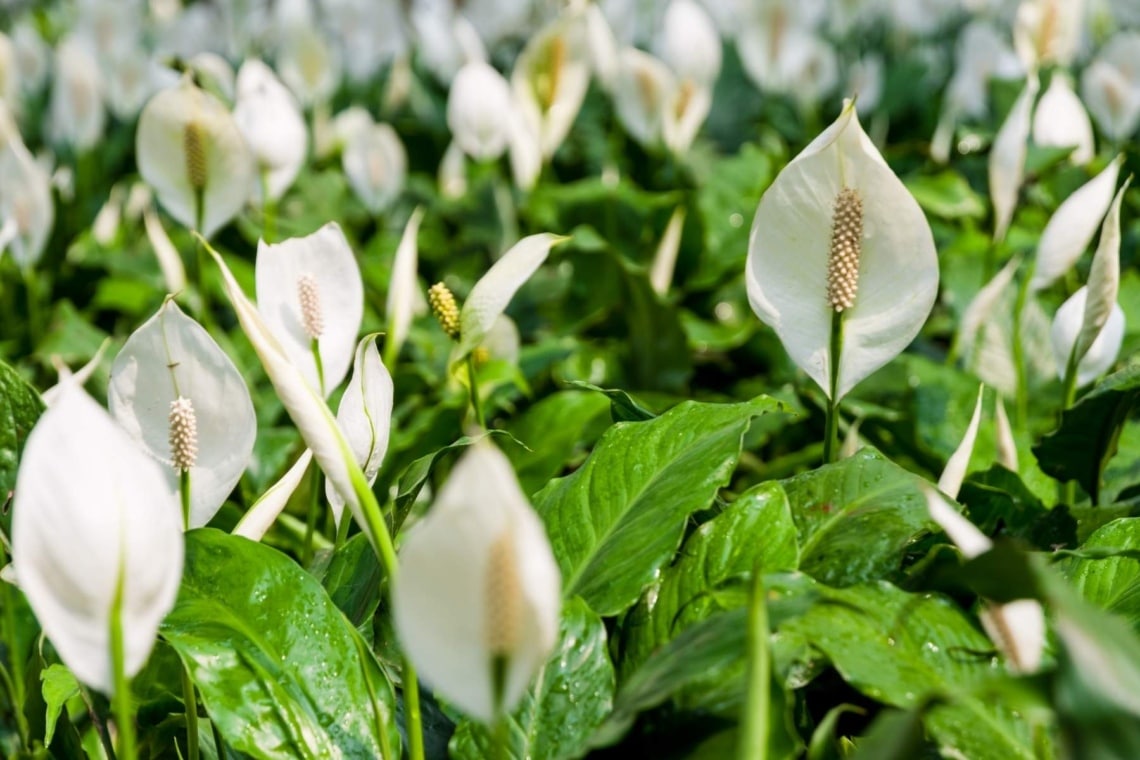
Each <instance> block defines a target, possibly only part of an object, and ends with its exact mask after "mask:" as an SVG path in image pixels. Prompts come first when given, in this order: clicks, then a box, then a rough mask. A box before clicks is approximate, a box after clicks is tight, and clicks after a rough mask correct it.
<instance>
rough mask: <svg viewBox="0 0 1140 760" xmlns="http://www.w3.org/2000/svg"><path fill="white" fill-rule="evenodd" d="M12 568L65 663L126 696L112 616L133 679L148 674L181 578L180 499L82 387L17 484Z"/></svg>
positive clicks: (50, 413)
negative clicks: (117, 673)
mask: <svg viewBox="0 0 1140 760" xmlns="http://www.w3.org/2000/svg"><path fill="white" fill-rule="evenodd" d="M12 555H13V558H12V564H13V568H14V570H15V573H16V576H17V577H18V578H19V582H20V588H21V590H22V591H23V592H24V594H25V596H27V599H28V603H29V604H30V605H31V607H32V611H33V612H34V613H35V615H36V619H37V620H38V621H39V623H40V625H41V627H42V628H43V630H44V633H45V634H46V635H47V637H48V638H49V639H51V642H52V644H53V645H54V646H55V649H56V651H57V652H59V656H60V659H62V660H63V662H64V664H65V665H67V667H68V668H69V669H70V670H71V671H72V672H73V673H75V676H76V678H78V679H79V680H80V681H82V682H83V683H86V684H88V685H90V686H92V687H94V688H96V689H98V690H99V691H101V692H103V693H105V694H113V693H114V692H115V678H114V673H113V666H112V657H113V654H112V647H113V644H114V640H113V638H112V634H111V627H112V620H113V619H114V618H118V621H119V623H120V624H121V630H122V637H123V638H122V643H121V649H122V651H121V662H122V668H123V671H124V674H125V676H126V677H127V678H129V677H131V676H133V675H134V674H135V673H137V672H138V671H139V670H141V669H142V667H143V665H144V664H145V663H146V661H147V658H148V657H149V656H150V652H151V649H152V648H153V647H154V641H155V636H156V635H157V632H158V626H159V623H161V622H162V619H163V618H164V617H165V616H166V613H167V612H169V611H170V609H171V608H172V607H173V606H174V600H175V597H176V596H177V594H178V586H179V583H180V582H181V579H182V557H183V542H182V530H181V520H180V518H179V516H178V503H177V501H176V500H175V498H174V496H173V494H172V493H171V491H170V489H169V487H168V486H167V483H166V481H165V479H164V478H163V475H162V472H161V471H160V468H159V465H158V464H157V463H155V462H154V461H153V460H151V459H150V458H149V457H147V455H146V454H144V453H143V452H142V451H141V450H140V449H139V448H138V447H137V446H136V445H135V443H134V442H133V441H132V440H131V439H130V437H129V436H128V435H127V434H126V433H124V432H123V430H122V429H121V428H119V426H118V425H116V424H115V423H114V421H113V420H112V419H111V417H110V416H109V415H108V414H107V412H106V411H104V410H103V409H102V407H100V406H99V405H98V404H96V403H95V401H93V400H92V399H91V397H90V396H88V395H87V394H86V393H85V392H84V391H83V390H82V389H81V388H79V387H78V386H75V385H72V386H71V387H68V388H65V389H63V391H62V392H61V393H60V394H59V396H58V398H57V399H56V401H55V403H54V404H52V406H50V407H49V408H48V409H47V411H45V412H44V414H43V416H42V417H40V419H39V422H37V423H36V426H35V427H34V428H33V429H32V432H31V434H30V435H29V436H28V440H27V444H26V446H25V447H24V452H23V458H22V459H21V461H20V469H19V473H18V475H17V478H16V489H15V503H14V507H13V514H12Z"/></svg>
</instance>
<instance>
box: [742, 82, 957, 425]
mask: <svg viewBox="0 0 1140 760" xmlns="http://www.w3.org/2000/svg"><path fill="white" fill-rule="evenodd" d="M745 282H746V284H747V288H748V300H749V302H750V303H751V305H752V310H753V311H755V312H756V315H757V316H758V317H759V318H760V319H761V320H762V321H763V322H764V323H766V324H768V325H769V326H771V327H772V328H773V329H774V330H775V331H776V334H777V335H779V337H780V340H781V341H782V342H783V344H784V348H785V350H787V351H788V353H789V355H790V356H791V358H792V360H793V361H794V362H795V363H796V364H797V365H798V366H799V367H800V368H801V369H803V370H804V371H805V372H806V373H807V374H808V375H809V376H810V377H811V378H812V379H813V380H815V382H816V383H817V384H818V385H819V386H820V388H822V389H823V391H824V393H826V394H827V395H828V398H830V399H831V400H832V402H833V403H838V401H839V399H841V398H842V397H843V396H845V395H846V394H847V392H848V391H850V390H851V389H852V388H853V387H854V386H855V385H856V384H857V383H858V382H859V381H860V380H862V379H863V378H865V377H866V376H867V375H869V374H871V373H872V372H874V371H875V370H876V369H878V368H879V367H881V366H883V365H884V364H886V363H887V362H888V361H890V360H891V359H892V358H894V357H895V356H896V355H897V354H898V353H900V352H901V351H902V350H903V349H904V348H906V346H907V345H908V344H909V343H910V342H911V340H912V339H913V338H914V336H915V335H917V334H918V331H919V330H920V329H921V327H922V325H923V323H924V322H925V321H926V317H927V315H929V314H930V310H931V309H932V308H933V306H934V299H935V296H936V295H937V292H938V259H937V255H936V253H935V250H934V239H933V237H932V235H931V232H930V226H929V225H928V224H927V222H926V218H925V217H924V216H923V214H922V210H921V209H920V208H919V206H918V203H917V202H916V201H915V200H914V198H913V197H912V196H911V195H910V193H909V192H908V191H907V189H906V188H905V187H904V186H903V184H902V182H900V181H899V179H898V177H896V176H895V175H894V173H893V172H892V171H891V170H890V167H888V166H887V164H886V162H885V161H884V160H883V158H882V156H881V155H879V152H878V150H876V149H875V146H874V145H873V144H872V143H871V140H870V139H869V138H868V137H867V135H866V133H864V132H863V128H862V127H861V126H860V124H859V118H858V116H857V115H856V113H855V107H854V105H853V104H851V103H850V102H848V103H847V104H846V106H845V107H844V109H843V113H841V114H840V115H839V118H838V119H836V120H835V122H834V123H833V124H832V125H831V126H830V127H828V128H827V129H826V130H824V132H823V133H822V134H820V135H819V136H818V137H817V138H816V139H815V140H813V141H812V142H811V144H810V145H808V146H807V148H805V149H804V150H803V152H801V153H800V154H799V155H798V156H796V157H795V158H794V159H793V160H792V161H791V163H789V164H788V166H787V167H785V168H784V170H783V171H782V172H780V174H779V176H777V177H776V180H775V181H774V182H773V183H772V185H771V187H769V188H768V190H767V191H766V192H765V193H764V196H763V197H762V198H761V199H760V205H759V207H758V208H757V209H756V218H755V220H754V221H753V223H752V233H751V238H750V241H749V247H748V261H747V265H746V269H745ZM839 320H842V324H841V328H840V329H841V336H840V340H839V341H838V342H836V341H834V340H833V338H834V337H835V333H834V332H833V329H834V328H835V327H836V324H835V323H836V322H837V321H839ZM837 343H838V345H837Z"/></svg>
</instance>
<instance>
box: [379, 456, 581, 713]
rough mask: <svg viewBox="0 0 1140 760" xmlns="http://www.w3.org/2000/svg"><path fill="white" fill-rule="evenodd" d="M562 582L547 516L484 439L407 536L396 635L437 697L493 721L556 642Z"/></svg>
mask: <svg viewBox="0 0 1140 760" xmlns="http://www.w3.org/2000/svg"><path fill="white" fill-rule="evenodd" d="M560 587H561V579H560V575H559V572H558V565H557V563H556V562H555V560H554V556H553V553H552V551H551V548H550V542H549V540H548V539H547V537H546V532H545V530H544V529H543V525H542V522H541V521H540V520H539V518H538V515H536V514H535V512H534V510H533V509H532V508H531V506H530V505H529V504H528V503H527V500H526V497H525V496H524V495H523V492H522V489H521V488H520V487H519V483H518V479H517V478H516V477H515V473H514V471H513V470H512V469H511V465H510V462H509V461H507V458H506V457H505V456H503V454H502V452H500V451H499V450H498V449H496V448H495V447H494V445H492V444H491V443H490V442H488V441H486V440H483V441H480V442H478V443H475V444H473V445H472V446H471V447H470V448H469V449H468V450H467V452H466V453H465V454H464V455H463V456H462V457H461V458H460V459H459V461H458V462H457V463H456V465H455V468H454V469H453V470H452V471H451V475H450V476H449V478H448V480H447V482H446V483H444V485H443V488H442V489H440V492H439V496H438V497H437V498H436V500H435V504H434V505H433V506H432V508H431V511H430V512H429V513H428V515H427V517H426V518H424V520H423V521H422V522H421V523H420V524H418V525H417V526H415V528H413V529H412V531H411V533H409V535H408V538H407V540H406V541H405V542H404V546H403V548H402V550H401V551H400V575H399V577H398V578H397V580H396V584H395V587H394V588H393V590H392V601H393V607H394V614H395V622H396V632H397V634H398V635H399V637H400V642H401V644H402V646H403V648H404V651H405V652H407V655H408V657H409V658H410V659H411V661H412V662H413V663H415V665H416V667H417V669H418V670H419V673H420V676H421V677H422V678H423V680H424V681H425V682H426V683H427V684H428V685H430V686H431V688H432V689H433V690H434V691H435V692H436V693H437V694H439V695H441V696H443V697H444V698H445V699H447V700H448V701H450V702H453V703H454V704H455V705H456V706H457V707H458V708H459V709H461V710H463V711H464V712H465V713H467V714H468V715H470V716H472V717H474V718H477V719H478V720H481V721H484V722H488V723H489V722H491V721H493V720H495V719H496V718H497V717H498V716H499V715H501V714H503V713H505V712H509V711H510V710H511V709H512V708H513V707H514V706H515V704H517V702H518V700H519V698H520V697H522V695H523V692H525V691H526V688H527V685H528V684H529V683H530V680H531V678H533V677H534V674H535V672H536V671H537V670H538V669H539V667H541V665H542V663H543V662H545V660H546V658H547V656H548V655H549V654H550V651H551V650H552V649H553V647H554V644H555V642H556V640H557V636H558V618H559V609H560V606H561V588H560ZM496 659H498V660H499V662H501V663H502V665H503V667H502V682H501V684H499V685H500V687H501V688H500V689H499V691H500V695H501V699H500V700H499V703H498V704H496V700H495V691H496V688H495V686H496V684H495V670H496V668H495V663H496Z"/></svg>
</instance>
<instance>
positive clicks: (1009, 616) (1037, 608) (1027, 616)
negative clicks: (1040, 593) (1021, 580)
mask: <svg viewBox="0 0 1140 760" xmlns="http://www.w3.org/2000/svg"><path fill="white" fill-rule="evenodd" d="M978 616H979V617H980V618H981V620H982V627H983V628H985V629H986V635H988V636H989V637H990V640H991V641H993V642H994V644H996V645H997V648H998V650H999V651H1000V652H1001V653H1002V654H1003V655H1005V657H1006V660H1007V661H1008V663H1009V666H1010V670H1012V671H1013V672H1014V673H1034V672H1036V671H1037V669H1038V668H1039V667H1041V654H1042V653H1043V652H1044V651H1045V610H1044V608H1042V607H1041V603H1040V602H1038V601H1037V600H1036V599H1018V600H1017V601H1014V602H1007V603H1006V604H988V605H986V606H985V607H983V608H982V609H981V611H980V612H979V613H978Z"/></svg>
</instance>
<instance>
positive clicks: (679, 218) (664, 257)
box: [649, 206, 685, 296]
mask: <svg viewBox="0 0 1140 760" xmlns="http://www.w3.org/2000/svg"><path fill="white" fill-rule="evenodd" d="M684 228H685V207H684V206H678V207H677V208H675V209H673V214H672V215H671V216H670V217H669V223H668V224H666V225H665V232H664V233H663V234H662V235H661V240H660V242H658V243H657V251H656V253H654V255H653V265H652V266H651V267H650V268H649V284H650V285H651V286H653V290H655V291H656V292H657V293H658V294H659V295H662V296H663V295H665V294H666V293H668V292H669V286H670V285H671V284H673V270H674V269H675V268H676V266H677V253H678V252H679V251H680V249H681V232H682V231H684Z"/></svg>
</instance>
